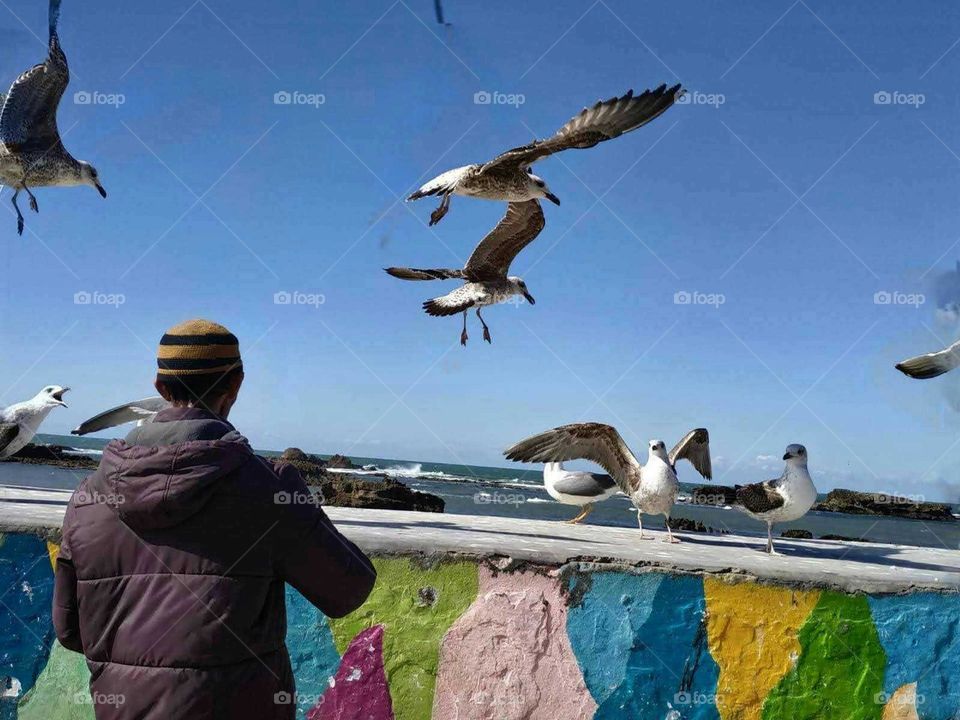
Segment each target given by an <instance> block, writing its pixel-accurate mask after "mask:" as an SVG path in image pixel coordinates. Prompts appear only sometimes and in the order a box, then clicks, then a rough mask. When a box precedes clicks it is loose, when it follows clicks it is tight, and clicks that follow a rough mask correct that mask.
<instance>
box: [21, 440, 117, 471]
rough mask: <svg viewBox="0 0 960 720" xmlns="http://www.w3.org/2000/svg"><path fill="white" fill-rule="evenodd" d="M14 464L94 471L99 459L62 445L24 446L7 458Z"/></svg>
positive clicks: (31, 444)
mask: <svg viewBox="0 0 960 720" xmlns="http://www.w3.org/2000/svg"><path fill="white" fill-rule="evenodd" d="M7 460H12V461H14V462H21V463H26V464H28V465H53V466H55V467H62V468H70V469H74V470H96V469H97V465H99V464H100V459H99V458H97V457H92V456H90V455H83V454H81V453H78V452H76V451H75V450H74V449H73V448H68V447H64V446H63V445H35V444H33V443H30V444H28V445H24V446H23V447H22V448H20V450H19V451H18V452H17V453H16V454H15V455H13V456H12V457H9V458H7Z"/></svg>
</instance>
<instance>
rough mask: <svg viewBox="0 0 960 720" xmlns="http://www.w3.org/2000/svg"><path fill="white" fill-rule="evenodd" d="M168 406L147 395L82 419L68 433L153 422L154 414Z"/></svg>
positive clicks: (164, 402)
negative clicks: (130, 423) (87, 418)
mask: <svg viewBox="0 0 960 720" xmlns="http://www.w3.org/2000/svg"><path fill="white" fill-rule="evenodd" d="M168 407H170V403H168V402H167V401H166V400H164V399H163V398H162V397H148V398H144V399H143V400H134V401H133V402H128V403H125V404H123V405H118V406H117V407H115V408H110V409H109V410H105V411H103V412H102V413H100V414H99V415H94V416H93V417H92V418H90V419H89V420H84V421H83V422H82V423H80V425H78V426H77V427H76V428H74V429H73V430H71V431H70V434H71V435H87V434H88V433H92V432H97V431H98V430H106V429H107V428H110V427H115V426H117V425H123V424H124V423H129V422H135V423H137V425H142V424H143V423H148V422H153V418H154V417H155V416H156V414H157V413H158V412H160V411H161V410H164V409H166V408H168Z"/></svg>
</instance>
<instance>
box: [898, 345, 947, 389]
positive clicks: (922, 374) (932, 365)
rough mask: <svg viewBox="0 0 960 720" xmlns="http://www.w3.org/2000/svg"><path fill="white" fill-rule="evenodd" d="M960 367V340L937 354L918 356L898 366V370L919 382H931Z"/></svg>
mask: <svg viewBox="0 0 960 720" xmlns="http://www.w3.org/2000/svg"><path fill="white" fill-rule="evenodd" d="M958 365H960V340H958V341H957V342H955V343H954V344H953V345H951V346H949V347H946V348H944V349H943V350H939V351H937V352H932V353H927V354H926V355H917V357H912V358H909V359H908V360H904V361H903V362H899V363H897V365H896V368H897V370H899V371H900V372H902V373H903V374H904V375H908V376H910V377H912V378H917V379H918V380H929V379H930V378H935V377H937V376H938V375H943V374H944V373H946V372H950V371H951V370H953V369H954V368H955V367H957V366H958Z"/></svg>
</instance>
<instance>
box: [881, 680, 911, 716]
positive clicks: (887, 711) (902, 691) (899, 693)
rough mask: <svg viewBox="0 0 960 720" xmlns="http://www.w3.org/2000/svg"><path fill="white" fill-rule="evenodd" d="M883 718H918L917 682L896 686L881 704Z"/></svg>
mask: <svg viewBox="0 0 960 720" xmlns="http://www.w3.org/2000/svg"><path fill="white" fill-rule="evenodd" d="M883 720H920V716H919V715H917V684H916V683H909V684H907V685H901V686H900V687H898V688H897V689H896V690H895V691H894V693H893V695H891V696H890V698H889V699H888V700H887V704H886V705H884V706H883Z"/></svg>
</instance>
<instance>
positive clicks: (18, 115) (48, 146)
mask: <svg viewBox="0 0 960 720" xmlns="http://www.w3.org/2000/svg"><path fill="white" fill-rule="evenodd" d="M59 17H60V0H50V9H49V29H50V43H49V48H48V53H47V59H46V60H44V61H43V62H42V63H40V64H39V65H34V66H33V67H32V68H30V69H29V70H27V71H26V72H24V73H22V74H21V75H20V77H18V78H17V79H16V80H14V82H13V85H11V86H10V90H9V91H8V92H7V94H6V96H3V95H0V105H2V109H0V183H2V184H4V185H9V186H10V187H12V188H13V198H12V202H13V207H14V209H15V210H16V211H17V232H18V233H19V234H21V235H22V234H23V214H22V213H21V212H20V208H19V206H18V205H17V196H18V195H19V194H20V191H21V190H23V191H25V192H26V193H27V195H28V196H29V198H30V209H31V210H33V211H34V212H39V211H40V208H39V206H38V205H37V199H36V198H35V197H34V196H33V193H32V192H30V188H31V187H48V186H61V187H65V186H72V185H89V186H90V187H93V188H95V189H96V190H97V192H99V193H100V195H101V196H103V197H106V196H107V191H106V190H104V189H103V186H102V185H101V184H100V180H99V176H98V175H97V171H96V170H95V169H94V167H93V166H92V165H91V164H90V163H87V162H84V161H82V160H77V159H75V158H74V157H73V156H72V155H71V154H70V153H68V152H67V150H66V148H64V147H63V143H62V142H61V141H60V132H59V130H58V129H57V107H58V106H59V104H60V98H62V97H63V93H64V91H65V90H66V89H67V84H68V83H69V82H70V71H69V69H68V68H67V56H66V55H64V54H63V50H62V49H61V47H60V38H59V37H58V36H57V20H58V19H59Z"/></svg>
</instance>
